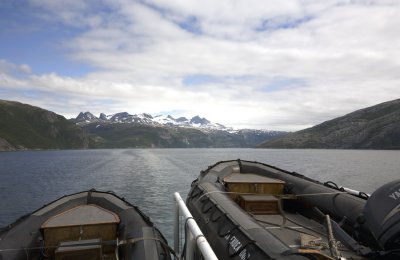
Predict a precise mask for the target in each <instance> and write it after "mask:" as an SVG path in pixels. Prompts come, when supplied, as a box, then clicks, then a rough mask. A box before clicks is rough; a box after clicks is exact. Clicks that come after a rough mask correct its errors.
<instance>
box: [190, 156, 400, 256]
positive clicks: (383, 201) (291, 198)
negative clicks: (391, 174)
mask: <svg viewBox="0 0 400 260" xmlns="http://www.w3.org/2000/svg"><path fill="white" fill-rule="evenodd" d="M350 193H351V194H350ZM350 193H349V192H347V191H346V189H344V188H341V187H337V185H334V184H332V183H330V182H328V183H321V182H318V181H315V180H312V179H310V178H307V177H305V176H303V175H301V174H298V173H293V172H288V171H285V170H282V169H279V168H277V167H274V166H270V165H267V164H262V163H258V162H249V161H242V160H234V161H225V162H219V163H217V164H215V165H213V166H210V167H209V168H208V169H207V170H205V171H202V172H201V173H200V176H199V177H198V179H197V180H195V181H194V182H193V183H192V188H191V190H190V192H189V195H188V197H187V201H186V203H187V206H188V208H189V210H190V211H191V213H192V215H193V217H194V219H195V220H196V221H197V223H198V225H199V227H200V228H201V229H202V232H203V233H204V234H205V236H206V238H207V240H208V241H209V243H210V245H211V246H212V248H213V249H214V251H215V253H216V255H217V256H218V257H219V258H220V259H241V260H244V259H269V258H273V259H335V258H339V257H342V258H343V259H366V258H369V259H400V255H399V251H400V244H399V240H400V214H399V212H400V210H398V208H399V206H398V205H399V204H398V202H397V199H398V201H400V182H399V181H397V182H394V183H389V184H387V185H385V186H384V187H383V188H381V189H378V190H377V191H376V192H374V193H373V194H372V195H371V197H370V198H369V196H368V195H367V194H365V193H360V192H353V191H352V192H350ZM382 193H384V194H382ZM397 195H399V196H398V197H397ZM391 197H392V198H391ZM379 204H380V205H381V206H380V207H379V206H378V205H379ZM382 220H384V221H383V225H382Z"/></svg>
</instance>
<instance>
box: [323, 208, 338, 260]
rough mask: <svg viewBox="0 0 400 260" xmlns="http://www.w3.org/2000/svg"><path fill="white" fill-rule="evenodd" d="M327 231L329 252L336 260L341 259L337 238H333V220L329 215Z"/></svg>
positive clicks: (327, 215)
mask: <svg viewBox="0 0 400 260" xmlns="http://www.w3.org/2000/svg"><path fill="white" fill-rule="evenodd" d="M325 216H326V231H327V233H328V242H329V251H330V252H331V255H332V257H333V258H335V259H340V253H339V250H338V248H337V243H336V240H335V237H334V236H333V231H332V225H331V218H330V217H329V214H326V215H325Z"/></svg>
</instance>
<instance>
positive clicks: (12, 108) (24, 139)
mask: <svg viewBox="0 0 400 260" xmlns="http://www.w3.org/2000/svg"><path fill="white" fill-rule="evenodd" d="M87 143H88V142H87V140H86V138H85V135H84V133H83V131H82V129H81V128H80V127H78V126H76V125H75V124H73V123H71V122H69V121H68V120H67V119H65V118H64V117H63V116H60V115H57V114H55V113H53V112H50V111H47V110H44V109H41V108H38V107H34V106H30V105H26V104H22V103H18V102H13V101H5V100H0V150H15V149H72V148H87Z"/></svg>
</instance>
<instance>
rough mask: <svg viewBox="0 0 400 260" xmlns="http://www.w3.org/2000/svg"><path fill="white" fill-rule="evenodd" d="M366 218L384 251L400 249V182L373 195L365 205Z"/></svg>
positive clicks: (393, 182) (386, 185)
mask: <svg viewBox="0 0 400 260" xmlns="http://www.w3.org/2000/svg"><path fill="white" fill-rule="evenodd" d="M364 217H365V221H366V223H365V224H366V225H367V227H368V228H369V230H370V231H371V233H372V234H373V235H374V237H375V239H376V240H377V242H378V243H379V245H380V246H381V247H382V249H384V250H393V249H400V180H396V181H392V182H389V183H387V184H385V185H383V186H382V187H380V188H379V189H377V190H376V191H375V192H374V193H372V195H371V197H370V198H369V199H368V201H367V203H366V204H365V207H364Z"/></svg>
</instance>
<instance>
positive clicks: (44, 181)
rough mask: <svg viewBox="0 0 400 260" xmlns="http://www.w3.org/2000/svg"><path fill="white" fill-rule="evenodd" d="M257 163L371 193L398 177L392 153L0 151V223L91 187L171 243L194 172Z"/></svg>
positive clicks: (399, 167) (399, 163)
mask: <svg viewBox="0 0 400 260" xmlns="http://www.w3.org/2000/svg"><path fill="white" fill-rule="evenodd" d="M238 158H240V159H244V160H251V161H260V162H264V163H268V164H271V165H274V166H278V167H280V168H283V169H285V170H289V171H296V172H299V173H302V174H304V175H307V176H309V177H312V178H315V179H318V180H321V181H328V180H331V181H334V182H336V183H338V184H339V185H342V186H346V187H349V188H353V189H356V190H361V191H364V192H368V193H372V192H373V191H374V190H375V189H376V188H377V187H379V186H381V185H383V184H384V183H386V182H388V181H391V180H394V179H396V178H400V175H399V173H400V151H355V150H283V149H282V150H264V149H126V150H79V151H24V152H3V153H0V198H1V199H0V212H1V213H0V226H4V225H6V224H9V223H10V222H12V221H13V220H15V219H16V218H17V217H19V216H21V215H24V214H26V213H29V212H31V211H33V210H35V209H37V208H39V207H41V206H42V205H44V204H46V203H48V202H51V201H52V200H55V199H57V198H58V197H60V196H62V195H67V194H70V193H74V192H78V191H82V190H88V189H91V188H95V189H97V190H103V191H109V190H112V191H114V192H116V193H117V194H118V195H119V196H122V197H125V198H126V199H127V200H128V201H130V202H131V203H132V204H136V205H138V206H139V207H140V208H141V209H142V211H144V212H145V213H146V214H147V215H148V216H150V217H151V219H152V220H153V222H155V223H156V224H157V226H158V227H159V228H160V229H161V231H162V232H163V233H164V234H165V235H166V237H167V238H168V239H169V241H172V228H173V227H172V226H173V212H174V208H173V207H174V202H173V193H174V192H175V191H179V192H180V193H181V196H182V197H183V198H184V199H185V197H186V195H187V192H188V191H189V188H190V184H191V182H192V181H193V180H194V179H195V178H196V177H197V175H198V174H199V172H200V170H203V169H206V168H207V166H209V165H212V164H214V163H216V162H217V161H221V160H230V159H238Z"/></svg>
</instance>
